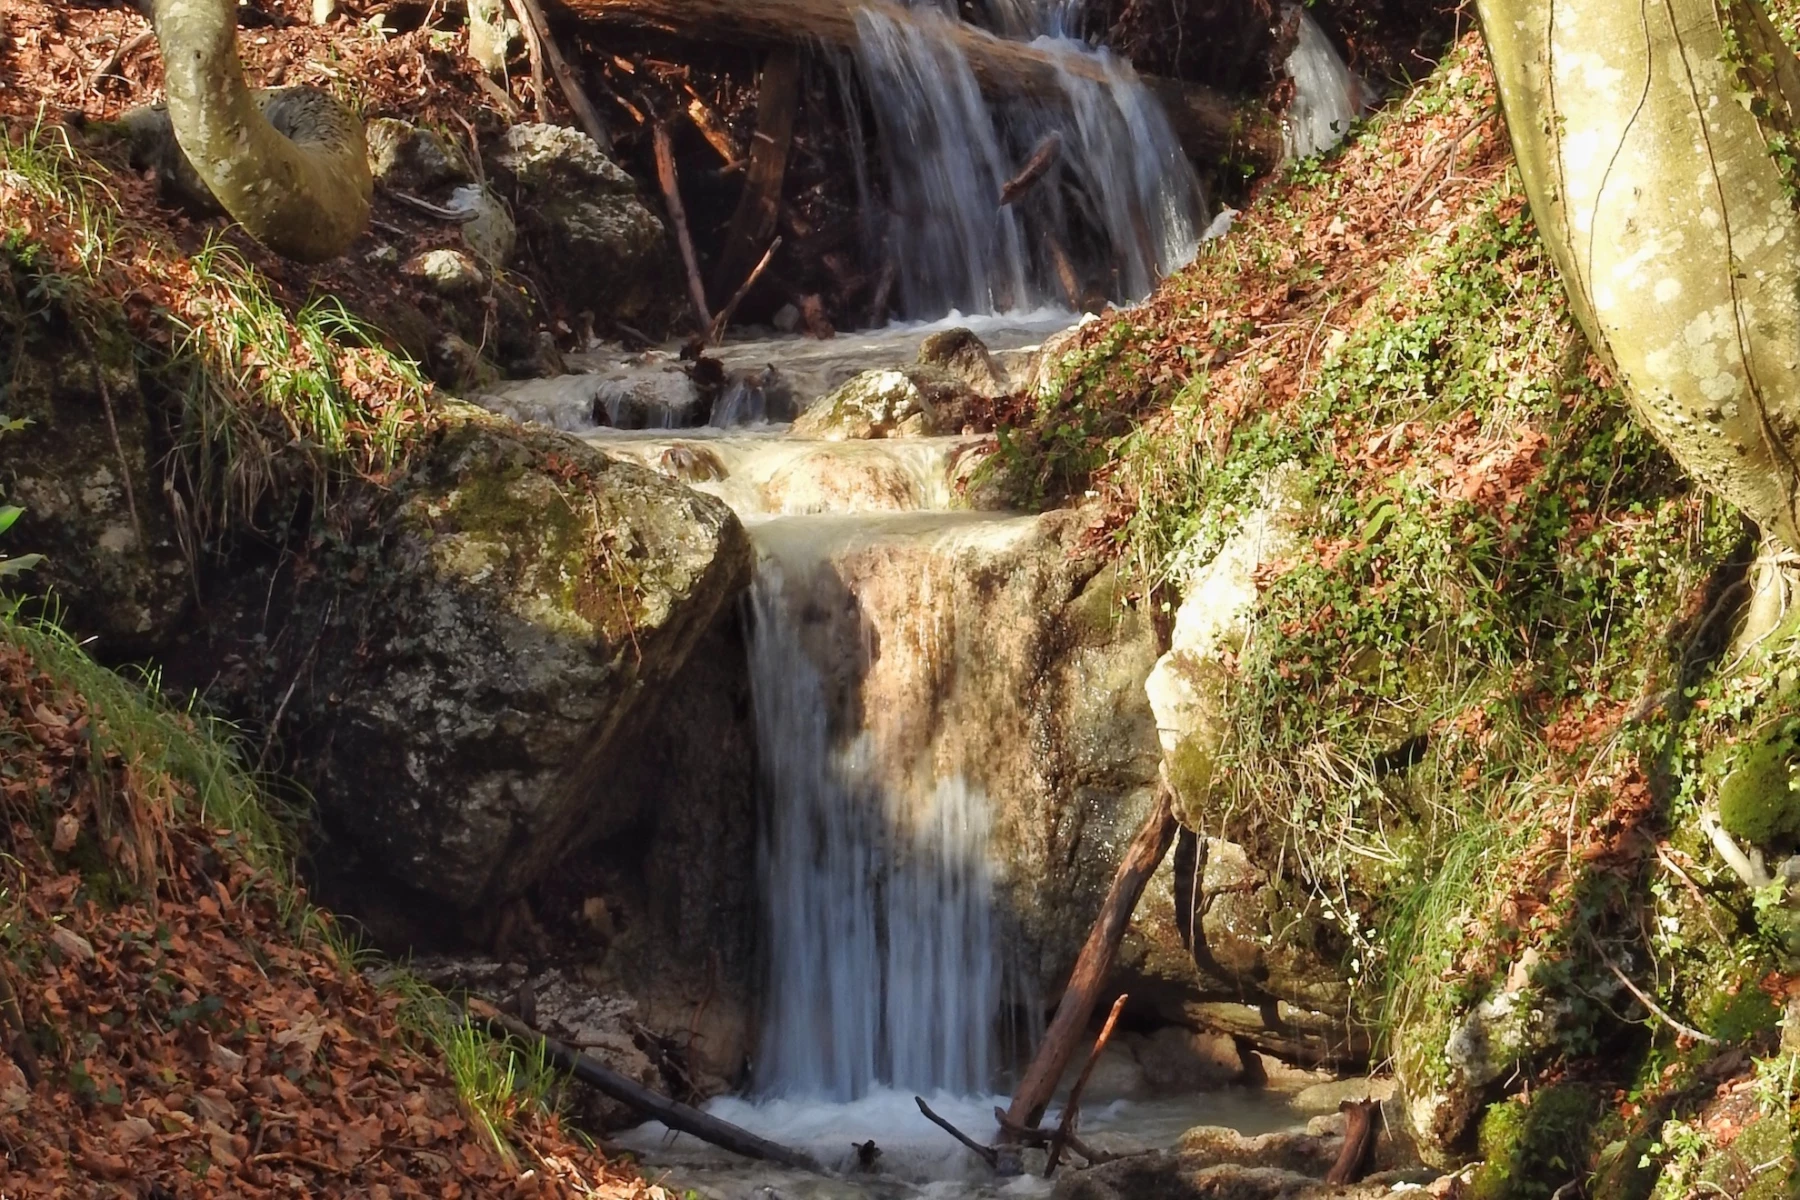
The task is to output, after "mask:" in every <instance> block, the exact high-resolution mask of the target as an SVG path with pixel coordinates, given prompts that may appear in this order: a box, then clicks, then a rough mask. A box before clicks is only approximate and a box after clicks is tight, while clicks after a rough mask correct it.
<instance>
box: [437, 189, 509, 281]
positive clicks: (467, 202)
mask: <svg viewBox="0 0 1800 1200" xmlns="http://www.w3.org/2000/svg"><path fill="white" fill-rule="evenodd" d="M444 207H446V208H448V209H449V210H450V211H451V212H454V213H458V214H460V215H461V216H462V218H463V222H462V239H463V245H465V246H467V247H468V248H469V250H470V252H471V253H472V254H474V255H475V257H476V258H478V259H480V260H481V261H482V262H484V263H486V264H487V265H488V266H489V267H503V266H505V265H506V262H507V260H508V259H510V258H511V257H512V254H513V249H514V248H515V247H516V246H517V245H518V242H519V230H518V227H517V226H516V225H515V224H514V223H513V219H512V214H511V213H509V212H507V211H506V205H504V204H502V203H500V200H499V198H498V197H496V196H495V195H494V194H493V193H492V192H490V191H488V190H487V188H486V187H484V186H482V185H481V184H478V183H470V184H464V185H463V186H462V187H459V188H457V189H456V190H455V191H454V192H451V193H450V202H449V203H448V204H446V205H445V206H444Z"/></svg>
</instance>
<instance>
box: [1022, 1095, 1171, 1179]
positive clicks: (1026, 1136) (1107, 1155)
mask: <svg viewBox="0 0 1800 1200" xmlns="http://www.w3.org/2000/svg"><path fill="white" fill-rule="evenodd" d="M994 1120H995V1121H997V1122H999V1125H1000V1132H1002V1133H1004V1134H1006V1135H1007V1136H1008V1137H1009V1138H1011V1139H1013V1140H1014V1141H1017V1142H1019V1143H1020V1144H1021V1145H1026V1146H1048V1145H1049V1144H1050V1139H1052V1138H1054V1137H1055V1136H1056V1130H1054V1129H1043V1128H1039V1127H1036V1126H1033V1127H1032V1128H1030V1129H1027V1128H1026V1127H1025V1126H1023V1125H1015V1124H1013V1122H1012V1119H1011V1118H1010V1117H1008V1116H1007V1115H1006V1110H1005V1109H1004V1108H1001V1107H1000V1106H998V1105H995V1106H994ZM1064 1140H1065V1142H1066V1143H1067V1145H1068V1147H1069V1149H1071V1150H1073V1151H1074V1152H1075V1153H1077V1154H1079V1155H1081V1157H1083V1158H1085V1159H1087V1160H1088V1165H1089V1166H1099V1165H1100V1164H1101V1163H1109V1162H1113V1161H1116V1160H1117V1159H1121V1158H1125V1157H1128V1156H1127V1155H1124V1154H1114V1153H1112V1152H1111V1151H1109V1150H1096V1149H1094V1148H1093V1147H1092V1146H1090V1145H1088V1144H1087V1143H1086V1142H1084V1141H1082V1140H1081V1139H1080V1138H1079V1137H1077V1136H1076V1135H1075V1134H1074V1133H1073V1132H1071V1133H1070V1134H1069V1136H1068V1137H1067V1138H1066V1139H1064ZM1132 1153H1134V1154H1153V1153H1155V1151H1153V1150H1137V1151H1133V1152H1132Z"/></svg>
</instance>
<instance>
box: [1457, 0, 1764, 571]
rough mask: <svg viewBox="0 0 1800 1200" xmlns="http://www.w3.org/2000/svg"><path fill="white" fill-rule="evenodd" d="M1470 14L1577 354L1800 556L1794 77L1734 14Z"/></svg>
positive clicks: (1525, 7) (1703, 4)
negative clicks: (1574, 328)
mask: <svg viewBox="0 0 1800 1200" xmlns="http://www.w3.org/2000/svg"><path fill="white" fill-rule="evenodd" d="M1479 11H1480V15H1481V24H1482V28H1483V31H1484V33H1485V34H1486V37H1487V44H1488V50H1489V53H1490V54H1491V55H1492V56H1493V61H1494V67H1495V72H1496V75H1497V77H1498V80H1499V86H1500V97H1501V103H1502V106H1503V107H1504V109H1505V113H1506V120H1507V126H1508V128H1509V129H1510V131H1511V134H1512V141H1513V148H1514V151H1515V152H1516V154H1517V156H1518V161H1519V169H1520V173H1521V175H1522V176H1523V178H1524V182H1525V189H1526V192H1527V193H1528V195H1529V196H1530V199H1531V208H1532V212H1533V215H1534V216H1535V217H1536V218H1537V223H1538V228H1539V230H1540V231H1541V233H1542V235H1543V238H1544V241H1545V244H1546V245H1547V246H1548V247H1549V248H1550V251H1551V253H1552V254H1553V255H1554V256H1555V259H1556V262H1557V265H1558V267H1559V268H1560V269H1561V272H1562V277H1563V280H1564V283H1565V284H1566V286H1567V288H1568V292H1569V296H1570V299H1571V301H1572V302H1573V304H1574V307H1575V311H1576V314H1577V316H1578V317H1579V318H1580V321H1581V323H1582V325H1583V327H1584V328H1585V329H1586V331H1587V333H1588V336H1589V339H1590V340H1591V341H1592V342H1593V344H1594V346H1595V348H1596V349H1597V350H1598V351H1599V352H1600V353H1601V354H1602V355H1604V356H1605V357H1606V358H1608V359H1609V360H1610V361H1611V363H1612V364H1613V366H1614V367H1615V369H1616V371H1617V373H1618V376H1619V378H1620V380H1621V382H1622V383H1623V384H1624V385H1625V387H1626V389H1627V392H1628V394H1629V395H1630V398H1631V402H1632V404H1633V406H1634V407H1635V408H1636V410H1637V411H1638V413H1639V414H1640V415H1641V416H1642V418H1643V419H1644V420H1645V421H1647V422H1648V423H1649V425H1650V426H1651V428H1652V429H1653V430H1654V431H1655V432H1656V434H1657V436H1658V437H1659V438H1661V439H1662V441H1663V442H1664V443H1665V444H1666V445H1667V446H1668V448H1669V450H1670V451H1671V452H1672V453H1673V454H1674V455H1675V457H1676V458H1677V459H1678V460H1679V461H1680V462H1681V465H1682V466H1683V467H1685V468H1686V469H1687V470H1688V471H1689V472H1690V473H1692V474H1693V476H1694V477H1695V478H1696V479H1698V480H1700V481H1701V482H1702V483H1703V484H1705V485H1706V486H1708V487H1710V488H1712V489H1714V490H1716V491H1717V492H1719V493H1720V494H1722V495H1724V496H1725V497H1726V498H1728V499H1730V500H1731V501H1733V502H1734V503H1736V504H1737V505H1739V506H1740V507H1741V508H1743V510H1744V511H1745V512H1747V513H1748V514H1749V515H1750V516H1751V517H1753V518H1754V519H1755V520H1756V521H1758V522H1759V523H1760V524H1761V525H1762V526H1763V528H1764V530H1765V531H1766V532H1768V533H1770V534H1772V535H1774V536H1775V537H1777V538H1779V539H1780V540H1781V541H1782V542H1784V543H1785V544H1786V545H1787V546H1788V547H1789V548H1794V549H1800V516H1797V514H1796V489H1797V487H1800V471H1797V470H1796V465H1795V464H1796V456H1797V454H1800V220H1797V219H1796V215H1795V206H1794V199H1793V196H1794V189H1793V182H1794V179H1795V172H1794V168H1793V166H1792V155H1793V154H1794V153H1795V150H1796V148H1795V147H1794V145H1793V143H1792V140H1791V130H1792V124H1793V123H1792V119H1791V118H1792V116H1793V113H1794V111H1795V105H1796V101H1800V63H1797V62H1796V60H1795V58H1794V55H1793V54H1792V52H1790V51H1789V50H1788V49H1787V47H1786V46H1785V45H1784V44H1783V43H1782V41H1781V39H1780V37H1779V36H1778V35H1777V34H1776V32H1775V30H1774V27H1773V26H1772V25H1771V24H1770V23H1769V21H1768V18H1767V17H1766V16H1765V15H1764V14H1763V12H1762V10H1761V9H1760V8H1758V7H1756V6H1755V5H1754V3H1751V2H1749V0H1729V2H1722V3H1721V4H1720V5H1718V6H1715V5H1714V4H1713V3H1711V2H1710V0H1646V2H1645V3H1642V4H1622V3H1618V2H1617V0H1561V2H1560V3H1558V2H1557V0H1479ZM1783 159H1786V160H1787V165H1785V166H1784V165H1783V162H1782V160H1783Z"/></svg>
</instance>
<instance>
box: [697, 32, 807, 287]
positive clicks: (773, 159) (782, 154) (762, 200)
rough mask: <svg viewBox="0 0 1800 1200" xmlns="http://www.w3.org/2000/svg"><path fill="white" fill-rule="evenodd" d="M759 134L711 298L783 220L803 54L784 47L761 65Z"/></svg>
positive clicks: (747, 263)
mask: <svg viewBox="0 0 1800 1200" xmlns="http://www.w3.org/2000/svg"><path fill="white" fill-rule="evenodd" d="M757 89H758V90H757V96H756V136H755V137H754V138H753V139H752V140H751V143H750V168H749V170H748V171H747V172H746V173H745V176H744V191H743V195H742V196H740V197H739V199H738V206H737V211H736V212H734V213H733V214H732V216H731V227H730V229H729V231H728V232H727V233H726V234H725V249H724V251H723V252H722V253H721V254H720V255H719V263H718V267H717V268H716V269H715V270H714V271H713V279H712V290H713V294H714V295H715V296H716V295H720V294H722V293H723V292H724V291H725V289H726V288H728V287H730V286H731V285H732V284H733V283H734V282H735V281H737V280H739V279H742V278H743V277H744V272H746V271H748V270H749V269H750V266H751V264H752V263H753V262H754V261H755V258H756V248H757V247H758V246H765V245H767V244H768V241H769V239H770V238H771V237H773V236H774V234H775V228H776V225H777V223H778V222H779V220H780V218H781V185H782V182H783V181H784V180H785V179H786V178H787V163H788V152H789V150H790V149H791V148H792V147H793V144H794V119H795V117H796V115H797V114H798V112H799V109H800V52H799V51H798V50H796V49H794V48H793V47H792V46H783V47H780V48H778V49H776V50H775V51H773V52H772V53H770V55H769V57H768V58H767V59H766V60H765V61H764V63H763V69H762V75H761V77H760V79H759V80H758V83H757Z"/></svg>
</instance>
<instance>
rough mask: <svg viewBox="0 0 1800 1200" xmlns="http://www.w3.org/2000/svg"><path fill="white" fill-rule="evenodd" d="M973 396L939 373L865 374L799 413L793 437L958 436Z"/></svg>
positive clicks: (927, 370)
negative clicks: (953, 434) (955, 434)
mask: <svg viewBox="0 0 1800 1200" xmlns="http://www.w3.org/2000/svg"><path fill="white" fill-rule="evenodd" d="M973 396H974V392H973V391H972V390H971V389H970V387H969V385H968V384H967V383H965V382H964V381H963V380H962V379H961V378H959V377H957V376H955V375H952V374H949V373H948V372H946V371H944V370H941V369H939V368H937V367H929V366H928V367H911V368H908V369H907V370H904V371H891V370H890V371H865V372H863V373H862V374H861V375H858V376H856V377H855V378H854V379H852V380H850V381H849V382H848V383H845V384H843V385H842V386H840V387H839V388H838V389H837V390H836V391H834V392H832V393H831V394H830V395H828V396H826V397H824V398H823V399H821V400H819V401H818V402H817V403H815V404H814V405H813V406H812V407H811V408H809V409H807V410H806V411H805V412H804V413H801V414H800V418H799V419H798V420H797V421H795V422H794V434H795V436H797V437H816V438H825V439H826V440H828V441H845V440H851V439H862V438H891V437H930V436H934V435H939V434H948V433H960V432H962V429H963V425H964V423H965V421H966V419H967V416H968V412H969V404H970V400H971V398H972V397H973Z"/></svg>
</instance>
